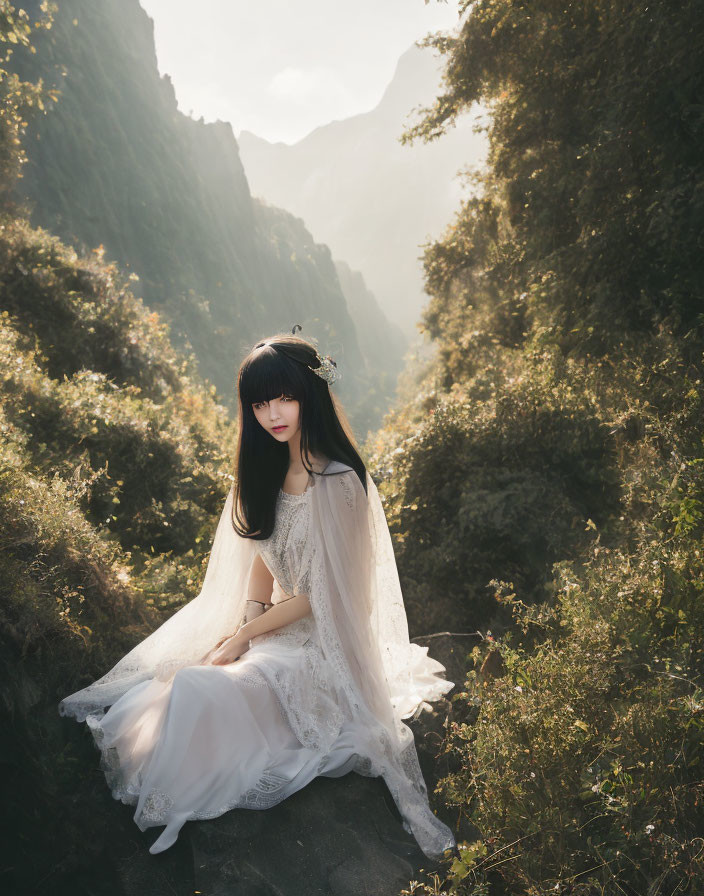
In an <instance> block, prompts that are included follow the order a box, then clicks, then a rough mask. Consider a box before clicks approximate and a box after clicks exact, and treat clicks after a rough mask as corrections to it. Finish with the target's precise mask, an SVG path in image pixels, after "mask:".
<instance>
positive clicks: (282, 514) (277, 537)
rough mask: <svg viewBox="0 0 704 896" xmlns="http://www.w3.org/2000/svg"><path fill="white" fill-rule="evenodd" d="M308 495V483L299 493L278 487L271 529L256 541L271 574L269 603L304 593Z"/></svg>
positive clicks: (309, 489) (305, 589)
mask: <svg viewBox="0 0 704 896" xmlns="http://www.w3.org/2000/svg"><path fill="white" fill-rule="evenodd" d="M310 496H311V487H310V486H309V487H308V488H307V489H306V490H305V491H304V492H303V493H302V494H300V495H292V494H289V493H288V492H285V491H283V490H282V489H279V494H278V496H277V498H276V517H275V522H274V530H273V532H272V533H271V535H270V536H269V537H268V538H266V539H262V540H261V541H259V542H258V543H257V545H258V550H259V553H260V554H261V557H262V560H263V561H264V563H265V564H266V566H267V568H268V570H269V572H270V573H271V574H272V575H273V577H274V593H273V594H272V603H279V601H281V600H285V599H286V598H288V597H293V596H294V595H295V594H307V593H308V590H307V575H306V574H307V571H308V570H307V567H306V560H307V552H306V547H307V545H308V543H309V538H308V530H309V526H310ZM277 585H278V587H277Z"/></svg>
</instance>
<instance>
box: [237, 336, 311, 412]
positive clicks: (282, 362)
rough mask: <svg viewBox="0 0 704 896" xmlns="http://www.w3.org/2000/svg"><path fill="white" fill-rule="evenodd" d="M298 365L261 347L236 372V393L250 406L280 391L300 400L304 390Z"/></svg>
mask: <svg viewBox="0 0 704 896" xmlns="http://www.w3.org/2000/svg"><path fill="white" fill-rule="evenodd" d="M300 368H301V365H300V364H298V363H297V362H296V361H293V360H291V359H290V358H287V357H286V356H285V355H283V354H282V353H281V352H277V351H276V350H275V349H273V348H263V349H262V350H261V351H259V352H257V353H256V354H255V355H254V356H253V357H251V358H250V359H249V361H248V362H247V364H246V365H245V366H243V367H242V370H241V372H240V381H239V393H240V399H241V401H242V404H243V405H244V406H246V407H251V406H252V405H253V404H255V403H256V402H259V401H271V400H272V399H273V398H279V396H281V395H282V394H283V393H286V394H287V395H290V396H292V397H293V398H295V399H296V400H297V401H299V402H302V401H303V398H304V396H305V393H306V388H305V383H304V380H303V377H304V376H305V373H304V371H303V370H302V369H300Z"/></svg>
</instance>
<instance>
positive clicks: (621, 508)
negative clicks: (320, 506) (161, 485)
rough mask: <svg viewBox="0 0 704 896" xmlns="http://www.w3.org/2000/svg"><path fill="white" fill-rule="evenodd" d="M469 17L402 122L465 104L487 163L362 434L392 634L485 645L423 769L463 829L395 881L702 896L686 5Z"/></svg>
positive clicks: (695, 210)
mask: <svg viewBox="0 0 704 896" xmlns="http://www.w3.org/2000/svg"><path fill="white" fill-rule="evenodd" d="M460 8H461V10H462V11H463V12H466V13H467V15H466V16H465V17H464V20H463V22H462V24H461V27H460V29H459V32H458V34H457V35H446V34H441V35H438V36H435V37H432V36H431V37H430V38H428V39H427V40H426V41H425V43H426V44H427V45H432V46H435V47H436V48H437V49H439V50H440V51H441V52H443V53H445V54H446V56H447V66H446V72H445V81H444V93H443V94H442V95H441V96H440V97H438V99H437V102H436V103H435V105H434V107H433V108H431V109H426V110H424V112H425V117H424V119H423V120H422V121H421V122H419V123H418V124H417V125H415V126H414V127H412V128H411V129H409V131H408V132H407V134H406V135H405V138H404V139H406V140H408V141H411V140H413V139H415V138H417V137H423V138H424V139H426V140H431V139H437V138H438V137H440V136H441V135H442V133H443V132H444V130H445V128H446V127H447V126H448V125H451V124H452V122H453V120H454V118H455V117H456V116H457V115H458V114H461V113H462V112H463V111H464V110H465V109H467V108H468V107H469V106H470V105H471V104H472V103H474V102H477V101H478V102H481V103H483V104H484V105H485V106H486V107H487V109H488V111H489V113H490V129H489V136H490V152H489V158H488V166H487V169H486V170H485V171H479V172H476V173H475V174H474V175H473V176H472V179H473V180H474V182H475V183H476V184H477V185H478V187H479V189H478V191H477V193H476V195H475V196H474V197H472V198H470V199H467V200H466V201H465V202H464V203H463V204H462V207H461V208H460V210H459V211H458V214H457V217H456V220H455V221H454V222H453V224H452V225H451V226H450V227H449V228H448V229H447V231H446V233H445V234H444V235H443V237H442V238H441V239H440V240H438V241H436V242H434V243H432V244H430V245H428V247H427V248H426V253H425V273H426V287H427V290H428V292H429V294H430V301H429V303H428V306H427V309H426V311H425V313H424V316H423V327H424V329H425V331H426V332H427V334H428V335H429V336H430V337H431V339H432V340H434V343H435V346H436V348H437V356H436V359H435V361H434V363H433V364H432V365H431V366H429V368H428V369H427V370H426V372H425V376H424V378H423V379H421V381H420V382H418V383H417V388H416V392H417V397H414V398H412V399H410V400H409V404H408V406H407V407H406V408H403V409H401V410H399V411H398V412H397V413H396V414H394V415H392V417H391V418H390V419H389V421H388V425H387V426H386V427H385V430H384V431H383V432H381V433H379V434H378V435H377V437H376V439H375V441H374V443H373V444H372V446H371V449H372V450H371V453H372V454H373V456H374V461H373V465H374V466H375V468H376V472H377V475H378V478H379V479H381V480H383V485H382V488H383V492H384V495H385V498H386V502H387V506H388V508H389V510H390V517H391V519H392V521H393V530H394V536H395V538H396V546H397V555H398V557H399V567H400V573H401V578H402V582H403V584H404V585H406V586H407V589H408V593H409V594H410V595H411V596H412V601H411V604H410V610H411V611H412V619H411V624H412V628H414V629H415V631H416V632H419V631H426V630H428V629H429V628H431V627H435V623H436V622H437V621H438V619H441V620H442V621H443V624H444V625H446V626H447V627H451V625H452V624H453V623H457V624H458V625H459V626H462V627H464V626H466V625H468V624H469V625H470V626H471V627H472V628H477V627H478V626H482V627H483V626H486V625H491V626H492V629H493V630H494V633H495V637H493V638H492V639H489V638H487V639H485V641H484V643H483V646H482V647H481V648H478V649H477V650H476V651H475V653H474V656H473V666H472V668H470V670H469V671H468V676H467V681H466V683H465V689H464V690H463V691H461V692H460V693H458V694H456V695H455V697H454V698H453V699H454V707H453V716H452V718H451V719H450V723H449V726H448V735H447V738H446V742H445V744H444V750H445V752H446V755H447V756H448V757H449V758H448V763H449V765H450V767H451V768H452V771H451V772H450V773H449V774H448V775H447V776H446V777H445V779H444V780H443V781H441V782H440V785H439V792H440V793H442V795H443V796H444V798H445V800H446V802H447V803H448V804H449V805H450V806H452V807H453V808H454V809H455V810H456V811H457V813H458V816H459V819H460V822H459V824H460V826H462V827H463V829H467V830H471V829H472V828H474V829H475V830H477V829H478V830H479V838H478V839H474V836H475V835H469V836H468V837H467V838H466V841H465V842H461V843H460V855H459V857H458V858H456V860H455V862H454V863H453V865H452V867H451V868H450V869H449V873H448V875H447V879H446V880H444V881H440V880H439V878H438V876H437V875H434V876H433V877H432V879H431V880H429V881H428V882H426V883H421V882H417V881H416V882H413V885H412V888H411V890H410V891H409V892H413V893H420V892H423V893H438V894H439V893H448V892H453V893H455V892H456V893H461V894H465V896H472V894H474V896H477V894H479V893H488V892H492V893H511V894H512V896H517V894H527V896H528V894H529V896H538V894H547V893H569V894H571V896H582V894H584V896H587V894H588V896H592V894H609V896H617V894H618V896H636V894H637V896H641V894H646V893H647V894H650V896H656V894H674V893H691V894H698V893H702V892H704V887H703V885H702V880H704V851H703V850H702V848H701V836H700V835H701V831H702V829H704V811H703V807H704V793H703V792H702V779H703V776H702V766H703V762H704V715H703V713H704V655H703V651H704V602H703V600H702V597H703V594H702V591H703V590H704V569H703V568H702V565H703V562H704V559H703V555H702V536H703V535H704V467H703V465H704V422H703V421H704V414H702V404H703V402H704V385H703V383H704V363H703V360H704V355H703V353H704V316H703V315H702V310H701V309H702V298H703V295H702V284H704V277H703V276H702V274H703V273H704V271H703V270H702V264H703V260H704V255H703V254H702V251H701V234H702V232H704V204H703V203H702V196H704V169H702V165H701V144H702V138H703V137H704V114H703V107H702V104H701V101H700V97H701V93H702V88H703V87H704V65H703V64H702V55H701V54H700V53H699V54H697V53H693V52H692V50H691V47H692V45H693V40H694V41H695V42H696V41H699V42H701V37H702V34H704V7H702V5H701V4H700V3H697V2H694V0H688V2H684V3H680V4H676V5H674V6H673V5H672V4H667V3H665V2H664V0H658V2H654V3H652V2H651V3H648V4H636V3H632V2H630V0H623V2H615V3H614V2H602V0H592V2H588V3H569V4H568V3H545V2H537V3H519V2H514V0H468V2H463V3H461V4H460ZM426 544H430V545H431V547H432V550H426ZM487 592H490V593H491V594H492V595H493V601H494V602H495V604H494V605H493V606H492V603H491V601H490V600H489V599H488V595H487ZM482 594H484V595H485V596H484V600H483V601H482V600H481V595H482ZM453 610H454V612H453ZM509 617H510V619H509ZM431 620H432V623H433V625H430V624H429V623H430V621H431ZM500 630H501V634H500V635H499V631H500ZM496 635H499V636H498V637H496ZM488 650H494V651H497V650H498V651H499V655H500V657H501V659H502V661H503V662H502V664H500V668H499V669H498V672H497V677H492V675H491V674H490V673H489V672H488V671H487V669H488V668H490V666H491V665H493V667H494V669H495V670H496V669H497V667H498V666H499V664H497V663H496V662H495V661H494V662H493V664H487V666H484V665H483V661H484V660H485V658H486V656H487V651H488ZM482 670H484V671H482Z"/></svg>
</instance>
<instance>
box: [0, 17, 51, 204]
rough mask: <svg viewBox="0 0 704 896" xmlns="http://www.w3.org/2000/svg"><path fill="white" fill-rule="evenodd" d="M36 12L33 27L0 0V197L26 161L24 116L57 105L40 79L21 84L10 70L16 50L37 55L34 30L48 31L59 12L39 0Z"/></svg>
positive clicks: (5, 194) (15, 178) (19, 79)
mask: <svg viewBox="0 0 704 896" xmlns="http://www.w3.org/2000/svg"><path fill="white" fill-rule="evenodd" d="M39 9H40V10H41V12H42V13H43V17H42V19H41V20H40V21H39V22H35V23H34V25H32V23H31V21H30V18H29V15H28V14H27V11H26V10H24V9H17V8H16V7H15V6H14V5H13V4H12V3H10V2H8V0H0V45H2V47H1V48H0V197H2V198H3V200H4V199H6V198H7V193H8V191H9V190H10V188H11V187H12V186H13V185H14V183H15V181H16V180H17V178H18V177H21V176H22V175H21V168H22V165H24V164H25V163H26V162H27V154H26V152H25V149H24V147H23V145H22V140H21V135H22V133H23V132H24V128H25V127H26V125H27V121H25V120H24V117H23V116H24V115H27V114H29V113H31V112H32V111H33V110H39V112H41V113H44V114H46V110H47V105H48V104H49V103H51V102H56V99H57V95H58V94H57V91H56V90H55V89H46V88H45V87H44V85H43V83H42V79H41V78H39V80H38V81H37V82H36V83H34V82H31V81H23V80H22V79H21V78H20V77H19V75H17V73H16V72H13V71H11V70H10V64H11V61H12V56H13V54H14V52H15V49H16V48H18V47H26V48H27V50H28V52H30V53H36V47H35V46H34V44H33V43H32V42H31V38H32V35H33V31H37V30H40V29H43V30H48V29H50V28H51V26H52V23H53V21H54V15H55V14H56V11H57V9H58V7H57V5H56V3H50V2H48V0H42V2H41V3H40V4H39Z"/></svg>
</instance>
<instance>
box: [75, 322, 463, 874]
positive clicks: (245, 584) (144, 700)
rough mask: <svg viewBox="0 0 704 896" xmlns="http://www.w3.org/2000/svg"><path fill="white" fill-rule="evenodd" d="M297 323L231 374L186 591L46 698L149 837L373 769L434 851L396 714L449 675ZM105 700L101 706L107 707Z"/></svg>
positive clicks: (437, 838)
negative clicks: (233, 458)
mask: <svg viewBox="0 0 704 896" xmlns="http://www.w3.org/2000/svg"><path fill="white" fill-rule="evenodd" d="M336 375H337V373H336V366H335V363H334V361H332V359H331V358H329V357H326V358H321V356H320V355H319V354H318V353H317V351H316V349H315V348H314V347H313V346H312V345H310V344H309V343H308V342H307V341H305V340H303V339H301V338H300V337H297V336H293V335H289V334H280V335H276V336H274V337H272V338H270V339H267V340H265V341H263V342H260V343H258V344H257V345H256V346H255V348H254V349H253V350H252V351H251V352H250V353H249V355H248V356H247V357H246V358H245V360H244V362H243V363H242V366H241V368H240V372H239V382H238V387H239V399H240V430H239V443H238V452H237V470H236V472H237V475H236V477H235V478H234V484H233V486H232V488H231V489H230V492H229V494H228V497H227V500H226V502H225V506H224V509H223V512H222V515H221V517H220V521H219V523H218V526H217V529H216V532H215V537H214V540H213V545H212V549H211V553H210V556H209V559H208V566H207V570H206V574H205V578H204V581H203V586H202V589H201V592H200V594H199V595H198V596H197V597H196V598H194V599H193V600H192V601H190V602H189V603H188V604H186V606H184V607H182V608H181V609H180V610H179V611H178V612H176V613H175V614H174V615H173V616H172V617H171V618H170V619H168V620H167V621H166V622H165V623H164V624H163V625H162V626H160V627H159V628H158V629H157V630H156V631H155V632H153V633H152V634H151V635H150V636H149V637H147V638H146V639H145V640H143V641H142V642H141V643H140V644H138V645H137V646H136V647H135V648H134V649H133V650H131V651H130V652H129V653H128V654H127V655H126V656H125V657H123V658H122V659H121V660H120V662H118V663H117V665H116V666H115V667H114V668H113V669H112V670H111V671H110V672H108V673H107V674H106V675H105V676H103V677H102V678H101V679H99V680H98V681H96V682H94V683H93V684H91V685H89V686H88V687H86V688H84V689H83V690H81V691H78V692H77V693H75V694H72V695H71V696H69V697H66V698H65V699H64V700H62V701H61V703H60V704H59V712H60V713H61V714H63V715H70V716H72V717H74V718H75V719H77V720H78V721H86V722H87V724H88V725H89V727H90V729H91V731H92V733H93V736H94V738H95V741H96V744H97V745H98V747H99V749H100V751H101V768H102V769H103V770H104V772H105V776H106V779H107V781H108V784H109V786H110V787H111V789H112V793H113V796H114V797H115V798H116V799H120V800H122V801H123V802H125V803H128V804H132V805H135V806H136V810H135V815H134V820H135V822H136V823H137V825H138V826H139V827H140V829H141V830H146V828H148V827H151V826H156V825H164V826H165V827H164V830H163V831H162V832H161V834H160V836H159V837H158V838H157V840H156V841H155V842H154V843H153V844H152V846H151V848H150V852H151V853H158V852H161V851H162V850H164V849H167V848H168V847H169V846H171V844H173V843H174V841H175V840H176V838H177V836H178V832H179V830H180V829H181V827H182V826H183V824H184V823H185V822H186V821H188V820H189V819H201V818H213V817H215V816H217V815H221V814H223V813H224V812H226V811H228V810H229V809H232V808H235V807H247V808H252V809H265V808H267V807H269V806H273V805H275V804H276V803H279V802H280V801H281V800H283V799H285V798H286V797H288V796H290V795H291V794H292V793H295V792H296V791H297V790H299V789H300V788H302V787H304V786H305V785H306V784H307V783H308V782H309V781H311V780H312V779H313V778H314V777H316V776H317V775H325V776H329V777H336V776H340V775H344V774H346V773H347V772H349V771H356V772H358V773H359V774H362V775H367V776H379V775H382V776H383V777H384V779H385V781H386V783H387V785H388V787H389V790H390V792H391V794H392V796H393V798H394V800H395V802H396V805H397V806H398V809H399V812H400V813H401V817H402V819H403V826H404V828H405V829H406V831H408V832H409V833H413V835H414V836H415V838H416V840H417V842H418V844H419V846H420V847H421V849H422V850H423V851H424V852H425V854H426V855H427V856H428V857H430V858H438V857H440V856H441V855H443V854H445V852H446V850H450V851H452V852H455V851H456V843H455V839H454V837H453V834H452V832H451V830H450V829H449V828H448V827H447V826H446V825H445V824H443V823H442V822H441V821H440V820H439V819H438V818H437V817H436V816H435V815H434V813H433V812H432V811H431V809H430V807H429V805H428V796H427V788H426V785H425V782H424V780H423V777H422V774H421V770H420V767H419V765H418V757H417V753H416V749H415V743H414V741H413V734H412V732H411V730H410V728H409V727H408V726H407V725H406V724H404V722H403V721H402V719H404V718H408V717H409V716H411V715H413V714H414V713H416V712H421V711H422V709H423V708H428V709H429V708H430V707H429V705H428V701H432V700H437V699H438V698H439V697H441V696H442V695H443V694H444V693H446V692H447V691H448V690H450V688H451V687H452V686H453V683H452V682H449V681H446V680H445V679H444V678H442V677H441V675H440V673H443V672H444V671H445V668H444V666H442V665H441V664H440V663H439V662H437V661H436V660H433V659H431V658H430V657H429V656H428V655H427V652H428V648H427V647H420V645H417V644H412V643H410V641H409V638H408V624H407V621H406V614H405V610H404V606H403V598H402V595H401V589H400V585H399V579H398V573H397V569H396V563H395V558H394V554H393V548H392V544H391V538H390V535H389V530H388V525H387V522H386V518H385V516H384V511H383V508H382V505H381V501H380V498H379V494H378V492H377V489H376V486H375V485H374V482H373V481H372V479H371V477H370V476H369V474H368V473H367V471H366V468H365V466H364V463H363V462H362V460H361V458H360V456H359V454H358V453H357V451H356V450H355V448H354V447H353V444H352V439H351V437H350V435H349V434H348V433H349V428H348V426H347V424H346V421H345V418H344V414H343V412H342V411H341V410H340V408H339V405H338V402H337V401H336V400H335V399H334V397H333V395H332V393H331V392H330V385H331V383H332V382H333V381H334V380H335V377H336ZM106 707H109V709H108V710H107V712H106V711H105V710H106Z"/></svg>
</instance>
